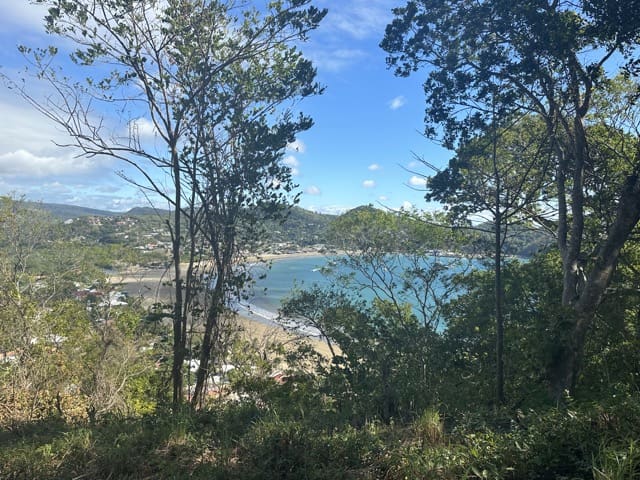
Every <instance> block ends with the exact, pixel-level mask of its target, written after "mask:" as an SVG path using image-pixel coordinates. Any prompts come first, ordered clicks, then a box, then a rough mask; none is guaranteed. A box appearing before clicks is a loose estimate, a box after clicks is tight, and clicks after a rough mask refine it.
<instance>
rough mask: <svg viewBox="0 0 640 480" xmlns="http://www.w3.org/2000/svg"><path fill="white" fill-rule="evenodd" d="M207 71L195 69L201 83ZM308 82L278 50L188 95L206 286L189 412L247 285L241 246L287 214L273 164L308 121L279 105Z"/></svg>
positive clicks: (281, 171)
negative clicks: (219, 338)
mask: <svg viewBox="0 0 640 480" xmlns="http://www.w3.org/2000/svg"><path fill="white" fill-rule="evenodd" d="M211 61H213V62H214V63H215V61H216V60H215V56H212V58H211ZM209 70H210V69H209V68H207V67H206V65H203V66H202V67H201V71H202V72H203V73H204V74H205V75H209ZM314 78H315V69H314V68H313V67H312V65H311V62H309V61H307V60H305V59H304V58H303V57H302V55H301V54H300V52H298V51H297V50H296V49H295V48H294V47H290V46H287V45H284V44H282V45H279V46H276V47H273V48H272V49H271V50H270V51H269V52H266V53H265V54H264V55H263V56H261V57H260V58H254V59H250V60H247V61H245V62H243V63H242V64H237V65H234V66H232V67H229V68H228V69H227V70H226V71H224V72H220V75H219V78H216V79H215V81H214V83H215V85H216V88H213V89H210V90H208V91H206V92H201V95H202V98H200V97H198V92H192V93H190V94H189V95H188V98H189V99H190V101H191V102H192V105H193V108H192V109H190V110H188V118H189V129H188V135H187V143H186V145H185V149H184V152H185V157H186V158H185V161H184V164H185V165H188V166H189V167H190V170H189V171H188V178H189V179H190V184H189V189H190V190H191V191H192V192H193V195H194V200H192V201H191V203H190V204H192V205H195V206H196V207H197V210H196V213H195V218H197V219H198V222H197V230H198V231H197V233H198V234H199V235H202V237H203V246H204V247H205V251H206V252H207V255H208V258H209V259H210V268H209V269H208V271H207V273H208V277H209V278H211V279H212V280H211V283H210V284H208V285H205V287H204V292H205V295H206V299H205V301H204V303H203V305H205V310H204V314H203V317H204V319H205V322H204V323H205V325H204V335H203V340H202V347H201V349H200V359H199V360H200V361H199V368H198V372H197V373H196V385H195V390H194V395H193V397H192V403H193V404H194V405H195V404H198V403H202V401H203V394H204V393H205V385H206V380H207V378H208V376H209V373H210V372H209V367H208V365H209V360H210V358H211V354H212V350H213V344H214V342H215V341H216V338H217V335H216V331H218V330H219V329H220V327H221V324H220V319H221V318H222V317H223V316H224V314H225V312H228V311H229V310H230V309H231V308H232V306H233V305H234V304H236V303H237V300H238V299H239V297H241V296H242V294H243V293H244V292H243V290H244V289H245V288H246V287H247V286H248V285H247V284H248V283H249V280H250V278H249V275H248V272H247V271H246V270H245V268H244V264H245V261H244V260H246V258H245V255H246V246H247V245H251V244H255V243H256V241H257V240H258V239H259V238H260V237H261V236H263V235H264V222H265V220H276V221H277V220H280V221H282V220H284V219H285V218H286V215H287V213H288V207H289V204H290V202H291V192H292V191H293V188H294V185H293V182H292V178H291V172H290V170H289V168H288V167H287V166H285V165H284V164H282V162H281V159H282V157H283V155H284V151H285V147H286V146H287V144H288V143H291V142H293V140H294V139H295V137H296V135H297V134H298V133H299V132H301V131H304V130H307V129H308V128H310V127H311V125H312V121H311V119H310V118H309V117H307V116H304V115H299V116H295V115H294V114H293V113H292V112H291V109H290V107H289V105H287V103H289V102H295V101H296V100H299V99H301V98H304V97H306V96H308V95H312V94H316V93H319V92H320V87H319V86H318V85H317V84H316V83H315V82H314ZM199 83H200V82H195V84H196V85H197V84H199ZM193 99H196V100H197V101H195V102H193ZM294 201H297V198H294ZM243 246H244V249H243V248H242V247H243Z"/></svg>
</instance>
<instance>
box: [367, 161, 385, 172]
mask: <svg viewBox="0 0 640 480" xmlns="http://www.w3.org/2000/svg"><path fill="white" fill-rule="evenodd" d="M368 168H369V170H371V171H372V172H375V171H376V170H380V169H381V168H382V167H381V166H380V165H378V164H377V163H372V164H371V165H369V167H368Z"/></svg>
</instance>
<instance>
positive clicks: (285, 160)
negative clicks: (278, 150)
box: [282, 155, 300, 168]
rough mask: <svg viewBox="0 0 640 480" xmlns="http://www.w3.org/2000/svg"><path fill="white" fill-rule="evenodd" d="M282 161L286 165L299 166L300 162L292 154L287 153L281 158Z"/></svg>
mask: <svg viewBox="0 0 640 480" xmlns="http://www.w3.org/2000/svg"><path fill="white" fill-rule="evenodd" d="M282 163H284V164H285V165H286V166H287V167H292V168H293V167H299V166H300V162H299V161H298V159H297V158H296V157H294V156H293V155H287V156H286V157H284V158H283V159H282Z"/></svg>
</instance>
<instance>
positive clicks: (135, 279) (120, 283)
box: [107, 252, 331, 358]
mask: <svg viewBox="0 0 640 480" xmlns="http://www.w3.org/2000/svg"><path fill="white" fill-rule="evenodd" d="M327 255H330V254H325V253H320V252H296V253H283V254H265V255H260V256H253V257H247V260H246V261H247V262H248V263H250V262H251V261H253V262H254V263H260V262H265V263H266V262H271V261H277V260H286V259H296V258H309V257H325V256H327ZM181 268H183V269H186V264H183V265H181ZM172 273H173V270H172V269H171V268H145V267H141V268H136V269H129V270H125V271H122V272H118V273H113V274H111V275H108V277H107V279H108V282H109V283H110V284H111V285H113V286H115V287H117V288H118V289H119V290H121V291H124V292H126V293H127V295H128V296H130V297H131V298H136V299H140V300H141V302H142V305H143V306H144V307H147V308H148V307H150V306H151V305H153V304H154V303H159V302H169V303H170V302H172V301H173V298H174V296H173V287H172V286H170V285H167V284H166V283H167V282H169V281H171V280H172V279H173V277H174V276H173V274H172ZM260 311H261V309H260V308H258V307H254V308H253V310H252V305H245V304H240V305H239V306H238V308H237V309H236V314H235V318H236V321H237V323H238V325H240V326H241V327H242V328H243V330H244V333H245V335H246V337H247V339H249V340H254V341H257V342H265V341H274V340H276V341H279V342H282V343H283V344H287V343H293V342H297V341H301V340H304V341H307V342H309V343H311V345H312V346H313V347H314V349H315V350H316V351H318V353H320V354H322V355H323V356H325V357H327V358H329V357H330V356H331V354H330V351H329V349H328V347H327V344H326V343H325V342H324V341H323V340H322V339H320V338H318V337H315V336H313V335H312V333H311V332H309V333H305V332H303V331H300V332H298V333H294V332H292V331H290V330H288V329H286V328H285V327H283V326H282V325H280V324H278V323H276V322H275V321H274V319H273V318H271V316H272V314H273V312H270V311H266V310H265V314H261V313H260ZM267 314H268V315H267ZM274 318H275V317H274Z"/></svg>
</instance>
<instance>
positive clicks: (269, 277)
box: [239, 256, 477, 323]
mask: <svg viewBox="0 0 640 480" xmlns="http://www.w3.org/2000/svg"><path fill="white" fill-rule="evenodd" d="M334 258H335V257H334ZM331 261H332V258H330V257H323V256H315V257H293V258H283V259H279V260H275V261H273V262H272V266H271V269H269V270H267V269H266V268H265V267H264V266H260V265H255V266H252V267H251V268H252V270H251V273H252V275H253V277H254V278H257V277H258V276H260V275H261V274H266V277H265V278H264V279H259V280H257V282H256V284H255V286H254V288H253V292H252V295H250V298H248V299H247V300H245V301H243V302H241V304H240V305H239V306H240V311H241V313H242V314H244V315H248V316H250V317H253V318H256V319H258V320H260V321H262V322H266V323H272V322H273V321H274V320H275V318H276V317H277V316H278V309H279V308H280V302H281V301H282V299H283V298H285V297H287V296H288V295H289V294H290V292H291V290H292V289H293V288H295V287H298V288H305V287H306V288H309V287H311V285H313V284H314V283H318V284H320V285H329V284H330V283H331V282H333V281H335V280H332V279H331V278H330V277H327V276H325V275H323V274H322V273H321V271H320V270H321V268H322V267H323V266H326V265H327V263H328V262H331ZM433 261H434V260H433V259H427V260H425V265H426V264H427V263H430V262H433ZM438 262H439V263H440V264H442V265H445V266H447V267H448V268H451V269H452V271H460V269H461V266H460V265H458V264H457V263H456V264H454V262H455V259H452V258H443V257H440V258H438ZM473 263H474V264H476V266H477V262H473ZM405 266H406V265H405ZM396 267H397V268H398V269H399V268H402V260H400V263H399V264H396ZM392 268H393V267H392ZM342 271H343V272H345V271H346V270H342ZM389 275H390V274H389ZM354 293H359V294H361V295H362V297H363V298H364V299H369V300H370V299H371V298H372V297H373V294H372V292H370V291H369V292H367V291H366V290H363V291H360V292H354ZM403 300H405V301H408V302H410V303H411V299H410V298H405V299H403Z"/></svg>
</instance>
